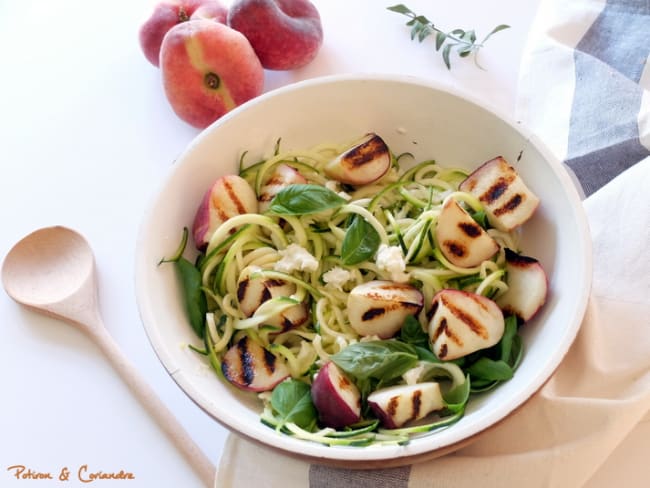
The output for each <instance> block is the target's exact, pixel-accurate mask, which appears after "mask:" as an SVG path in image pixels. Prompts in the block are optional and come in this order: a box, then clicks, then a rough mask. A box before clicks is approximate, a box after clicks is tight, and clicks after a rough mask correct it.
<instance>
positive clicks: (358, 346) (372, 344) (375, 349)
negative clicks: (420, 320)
mask: <svg viewBox="0 0 650 488" xmlns="http://www.w3.org/2000/svg"><path fill="white" fill-rule="evenodd" d="M331 359H332V361H334V363H335V364H336V365H337V366H338V367H339V368H341V369H342V370H343V371H345V372H346V373H348V374H349V375H351V376H354V377H355V378H359V379H362V380H363V379H368V378H374V379H377V380H380V381H382V382H384V383H386V382H388V381H390V380H392V379H394V378H397V377H399V376H401V375H402V374H404V373H405V372H406V371H408V370H409V369H411V368H412V367H413V366H415V364H416V363H417V361H418V356H417V353H416V351H415V348H414V347H413V346H411V345H410V344H405V343H403V342H400V341H396V340H385V341H368V342H357V343H354V344H351V345H349V346H348V347H346V348H345V349H343V350H342V351H340V352H337V353H336V354H334V355H332V356H331Z"/></svg>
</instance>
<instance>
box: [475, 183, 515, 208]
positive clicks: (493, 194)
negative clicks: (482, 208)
mask: <svg viewBox="0 0 650 488" xmlns="http://www.w3.org/2000/svg"><path fill="white" fill-rule="evenodd" d="M507 189H508V181H506V179H505V178H503V177H501V178H499V179H498V180H497V181H495V182H494V183H493V184H492V186H490V188H488V189H487V190H486V191H485V192H484V193H483V194H482V195H481V196H480V197H479V200H481V201H482V202H485V203H486V204H488V205H489V204H492V203H494V202H496V201H497V200H498V199H499V198H500V197H501V195H503V194H504V193H505V192H506V190H507Z"/></svg>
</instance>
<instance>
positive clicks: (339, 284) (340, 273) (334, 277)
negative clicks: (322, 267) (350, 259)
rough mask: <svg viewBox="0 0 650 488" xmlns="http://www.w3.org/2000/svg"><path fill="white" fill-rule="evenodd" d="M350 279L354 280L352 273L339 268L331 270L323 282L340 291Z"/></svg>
mask: <svg viewBox="0 0 650 488" xmlns="http://www.w3.org/2000/svg"><path fill="white" fill-rule="evenodd" d="M350 278H352V273H350V272H349V271H348V270H347V269H343V268H340V267H338V266H336V267H334V268H332V269H330V270H329V271H327V272H326V273H324V274H323V281H324V282H325V284H326V285H330V286H333V287H334V288H337V289H339V290H341V289H342V288H343V285H344V284H345V283H347V282H348V281H350Z"/></svg>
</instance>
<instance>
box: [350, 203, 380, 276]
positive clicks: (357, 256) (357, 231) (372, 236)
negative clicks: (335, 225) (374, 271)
mask: <svg viewBox="0 0 650 488" xmlns="http://www.w3.org/2000/svg"><path fill="white" fill-rule="evenodd" d="M380 242H381V239H380V237H379V234H378V233H377V231H376V230H375V228H374V227H373V226H372V225H370V224H369V223H368V222H366V219H364V218H363V217H362V216H361V215H356V214H355V215H353V216H352V222H351V224H350V226H349V227H348V229H347V231H346V232H345V237H344V238H343V243H342V245H341V261H342V262H343V264H346V265H352V264H358V263H360V262H362V261H366V260H367V259H370V258H371V257H373V256H374V255H375V253H376V252H377V249H378V248H379V244H380Z"/></svg>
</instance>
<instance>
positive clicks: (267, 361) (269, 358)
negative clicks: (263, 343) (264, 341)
mask: <svg viewBox="0 0 650 488" xmlns="http://www.w3.org/2000/svg"><path fill="white" fill-rule="evenodd" d="M262 351H264V360H263V362H262V367H263V368H264V369H265V370H266V372H267V373H268V375H269V376H271V375H272V374H273V373H274V372H275V360H276V357H275V355H274V354H273V353H271V352H269V351H267V350H266V349H264V348H262Z"/></svg>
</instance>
